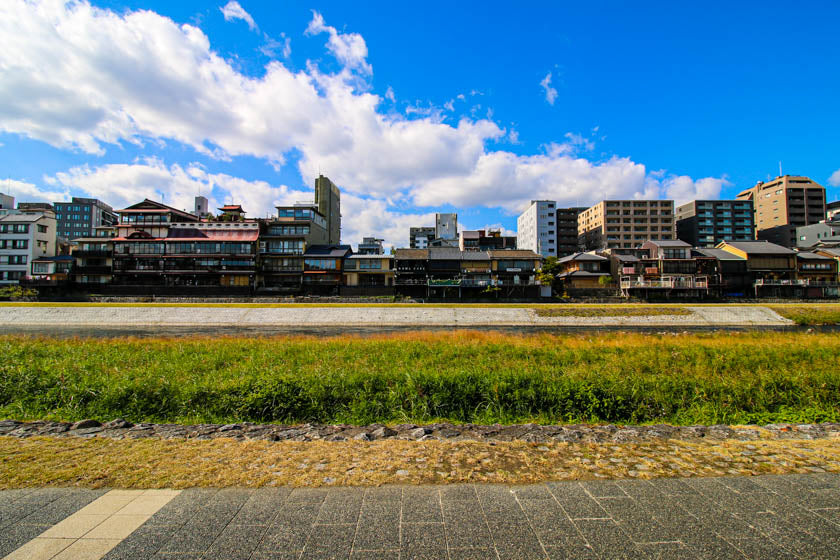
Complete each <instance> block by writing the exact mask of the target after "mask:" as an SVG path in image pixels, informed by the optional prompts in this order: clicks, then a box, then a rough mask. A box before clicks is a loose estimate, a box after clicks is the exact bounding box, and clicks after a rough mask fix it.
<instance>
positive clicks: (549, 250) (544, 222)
mask: <svg viewBox="0 0 840 560" xmlns="http://www.w3.org/2000/svg"><path fill="white" fill-rule="evenodd" d="M556 206H557V203H556V202H554V201H553V200H532V201H531V205H530V206H528V208H527V209H526V210H525V211H524V212H522V214H521V215H520V216H519V218H517V219H516V247H517V249H522V250H530V251H533V252H535V253H537V254H539V255H542V256H543V257H556V256H557V231H556V227H555V222H556V220H557V214H556Z"/></svg>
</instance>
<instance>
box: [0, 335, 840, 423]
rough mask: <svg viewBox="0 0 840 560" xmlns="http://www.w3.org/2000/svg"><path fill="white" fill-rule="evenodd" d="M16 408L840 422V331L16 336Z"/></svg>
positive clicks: (8, 364) (252, 417)
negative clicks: (85, 337)
mask: <svg viewBox="0 0 840 560" xmlns="http://www.w3.org/2000/svg"><path fill="white" fill-rule="evenodd" d="M0 352H2V355H3V361H2V364H0V417H12V418H18V419H38V418H44V419H46V418H49V419H62V420H79V419H83V418H96V419H99V420H110V419H112V418H115V417H124V418H127V419H129V420H131V421H134V422H140V421H150V422H178V423H193V422H233V421H253V422H282V423H296V422H307V421H313V422H325V423H326V422H330V423H332V422H335V423H341V422H347V423H360V424H364V423H371V422H386V423H397V422H417V423H419V422H429V421H434V420H438V419H446V420H451V421H454V422H476V423H494V422H500V423H513V422H528V421H534V422H539V423H558V422H560V423H562V422H570V423H574V422H614V423H646V422H670V423H675V424H693V423H704V424H715V423H766V422H782V421H784V422H819V421H836V420H837V419H838V418H840V408H839V407H840V405H839V404H838V403H840V337H837V336H836V335H834V334H805V333H778V332H774V333H764V334H762V333H724V334H690V335H681V336H672V335H671V336H665V335H662V336H659V335H643V334H628V333H616V334H606V335H600V336H595V337H590V336H586V335H560V336H558V335H547V334H540V335H531V336H511V335H504V334H500V333H479V332H470V331H466V332H459V333H425V334H424V333H412V334H401V335H383V336H376V337H370V338H359V337H340V338H338V337H336V338H310V337H274V338H190V339H127V340H126V339H120V340H113V339H50V338H25V337H8V336H7V337H0Z"/></svg>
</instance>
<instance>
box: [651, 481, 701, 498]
mask: <svg viewBox="0 0 840 560" xmlns="http://www.w3.org/2000/svg"><path fill="white" fill-rule="evenodd" d="M685 480H689V479H681V478H657V479H655V480H651V484H653V485H654V486H655V487H656V488H657V490H659V491H660V492H662V494H664V495H665V496H685V495H690V494H699V492H697V490H695V489H694V488H692V487H691V486H689V485H688V484H686V483H685Z"/></svg>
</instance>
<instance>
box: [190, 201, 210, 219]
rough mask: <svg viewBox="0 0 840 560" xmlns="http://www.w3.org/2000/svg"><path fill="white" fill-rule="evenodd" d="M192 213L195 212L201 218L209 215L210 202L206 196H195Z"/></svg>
mask: <svg viewBox="0 0 840 560" xmlns="http://www.w3.org/2000/svg"><path fill="white" fill-rule="evenodd" d="M193 214H195V215H196V216H198V217H199V218H201V219H202V220H203V219H204V218H206V217H207V216H209V215H210V203H209V202H208V201H207V198H206V197H203V196H197V197H195V211H194V212H193Z"/></svg>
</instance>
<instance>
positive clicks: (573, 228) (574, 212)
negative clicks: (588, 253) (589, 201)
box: [555, 207, 586, 257]
mask: <svg viewBox="0 0 840 560" xmlns="http://www.w3.org/2000/svg"><path fill="white" fill-rule="evenodd" d="M584 210H586V208H585V207H573V208H558V209H557V221H556V222H555V232H556V235H557V256H558V257H565V256H567V255H571V254H573V253H576V252H577V251H578V216H579V215H580V213H581V212H583V211H584Z"/></svg>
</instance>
